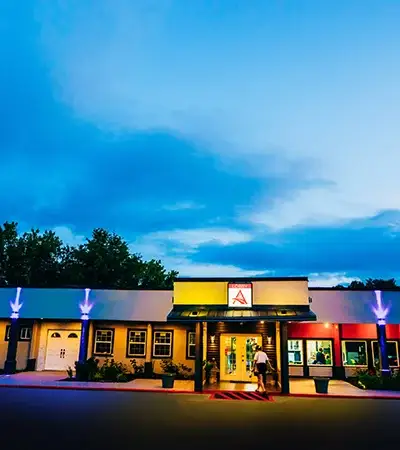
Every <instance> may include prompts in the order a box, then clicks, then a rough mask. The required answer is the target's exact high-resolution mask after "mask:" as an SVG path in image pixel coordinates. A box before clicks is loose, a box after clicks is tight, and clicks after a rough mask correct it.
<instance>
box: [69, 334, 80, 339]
mask: <svg viewBox="0 0 400 450" xmlns="http://www.w3.org/2000/svg"><path fill="white" fill-rule="evenodd" d="M68 339H78V335H77V334H76V333H69V335H68Z"/></svg>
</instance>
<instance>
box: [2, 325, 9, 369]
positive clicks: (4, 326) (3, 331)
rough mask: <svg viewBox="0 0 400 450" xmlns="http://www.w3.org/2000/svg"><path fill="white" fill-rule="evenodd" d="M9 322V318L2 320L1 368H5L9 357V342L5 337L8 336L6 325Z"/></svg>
mask: <svg viewBox="0 0 400 450" xmlns="http://www.w3.org/2000/svg"><path fill="white" fill-rule="evenodd" d="M9 323H10V322H9V321H8V320H0V369H4V363H5V361H6V358H7V348H8V342H7V341H5V340H4V338H5V336H6V327H7V325H9Z"/></svg>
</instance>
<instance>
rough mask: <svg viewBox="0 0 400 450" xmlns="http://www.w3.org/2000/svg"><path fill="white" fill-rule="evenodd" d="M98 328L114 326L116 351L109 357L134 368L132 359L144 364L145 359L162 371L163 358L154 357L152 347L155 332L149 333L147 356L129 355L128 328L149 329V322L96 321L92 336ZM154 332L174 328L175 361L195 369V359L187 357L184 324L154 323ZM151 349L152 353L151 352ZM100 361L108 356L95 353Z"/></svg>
mask: <svg viewBox="0 0 400 450" xmlns="http://www.w3.org/2000/svg"><path fill="white" fill-rule="evenodd" d="M96 328H112V329H114V351H113V354H112V355H111V356H108V359H114V360H115V361H117V362H122V363H123V364H125V365H126V366H128V368H129V369H132V365H131V361H132V359H135V360H136V363H137V364H144V363H145V361H150V360H151V361H152V362H153V363H154V371H155V372H157V373H161V372H162V370H161V367H160V362H161V359H162V358H160V359H158V358H153V357H152V349H153V345H152V342H153V333H151V335H150V336H149V334H148V333H147V344H148V345H147V352H146V358H134V357H131V356H129V357H127V356H126V351H127V336H128V328H131V329H135V330H148V324H147V323H136V324H135V323H132V324H126V323H123V324H121V323H104V322H96V323H95V324H94V328H93V331H92V332H91V334H92V336H93V335H94V329H96ZM152 328H153V332H154V331H160V330H172V331H173V349H172V360H173V362H174V363H181V364H185V365H186V366H188V367H190V368H192V369H193V370H194V360H192V359H186V332H187V329H188V328H186V327H184V326H177V325H176V326H172V325H170V324H168V323H166V324H152ZM93 341H94V338H93V337H92V338H91V346H90V347H89V354H90V355H92V354H93V343H94V342H93ZM149 351H151V353H150V354H149ZM95 357H96V358H97V359H99V360H100V362H103V361H104V360H105V359H106V357H105V356H97V355H95ZM150 358H151V359H150Z"/></svg>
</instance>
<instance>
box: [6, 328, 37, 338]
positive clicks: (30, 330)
mask: <svg viewBox="0 0 400 450" xmlns="http://www.w3.org/2000/svg"><path fill="white" fill-rule="evenodd" d="M24 330H25V333H23V331H24ZM26 330H29V337H26V333H27V331H26ZM10 332H11V325H7V330H6V341H9V340H10ZM24 334H25V335H24ZM31 339H32V327H21V328H20V330H19V336H18V340H19V341H30V340H31Z"/></svg>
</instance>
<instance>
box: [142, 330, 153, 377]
mask: <svg viewBox="0 0 400 450" xmlns="http://www.w3.org/2000/svg"><path fill="white" fill-rule="evenodd" d="M146 339H147V341H146V358H145V360H144V376H145V377H146V378H152V377H153V362H152V355H153V326H152V325H151V323H148V324H147V333H146Z"/></svg>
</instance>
